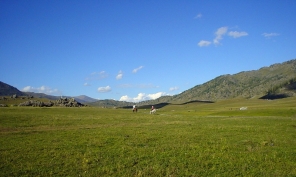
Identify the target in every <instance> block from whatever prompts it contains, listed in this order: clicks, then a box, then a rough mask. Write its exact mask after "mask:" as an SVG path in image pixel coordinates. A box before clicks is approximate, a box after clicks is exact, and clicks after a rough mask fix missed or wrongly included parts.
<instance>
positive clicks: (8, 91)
mask: <svg viewBox="0 0 296 177" xmlns="http://www.w3.org/2000/svg"><path fill="white" fill-rule="evenodd" d="M14 94H16V95H17V96H25V95H26V94H25V93H23V92H21V91H19V90H18V89H17V88H15V87H13V86H11V85H8V84H6V83H4V82H1V81H0V96H12V95H14Z"/></svg>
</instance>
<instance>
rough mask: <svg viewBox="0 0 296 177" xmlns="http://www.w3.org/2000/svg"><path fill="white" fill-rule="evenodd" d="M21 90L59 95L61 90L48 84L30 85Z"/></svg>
mask: <svg viewBox="0 0 296 177" xmlns="http://www.w3.org/2000/svg"><path fill="white" fill-rule="evenodd" d="M22 91H23V92H35V93H44V94H48V95H61V94H62V92H61V91H60V90H58V89H52V88H50V87H48V86H41V87H36V88H35V87H32V86H26V87H24V88H23V89H22Z"/></svg>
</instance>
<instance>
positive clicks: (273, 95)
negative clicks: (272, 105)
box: [259, 94, 289, 100]
mask: <svg viewBox="0 0 296 177" xmlns="http://www.w3.org/2000/svg"><path fill="white" fill-rule="evenodd" d="M288 97H289V95H287V94H268V95H264V96H262V97H260V98H259V99H269V100H275V99H282V98H288Z"/></svg>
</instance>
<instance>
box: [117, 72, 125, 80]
mask: <svg viewBox="0 0 296 177" xmlns="http://www.w3.org/2000/svg"><path fill="white" fill-rule="evenodd" d="M122 77H123V72H122V71H121V70H120V71H119V72H118V74H117V76H116V79H117V80H120V79H122Z"/></svg>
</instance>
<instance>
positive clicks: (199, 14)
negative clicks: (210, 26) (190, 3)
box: [194, 13, 202, 19]
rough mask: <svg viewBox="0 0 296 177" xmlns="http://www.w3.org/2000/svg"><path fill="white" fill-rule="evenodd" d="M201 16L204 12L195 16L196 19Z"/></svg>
mask: <svg viewBox="0 0 296 177" xmlns="http://www.w3.org/2000/svg"><path fill="white" fill-rule="evenodd" d="M201 17H202V14H201V13H199V14H197V15H196V16H195V17H194V19H199V18H201Z"/></svg>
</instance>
